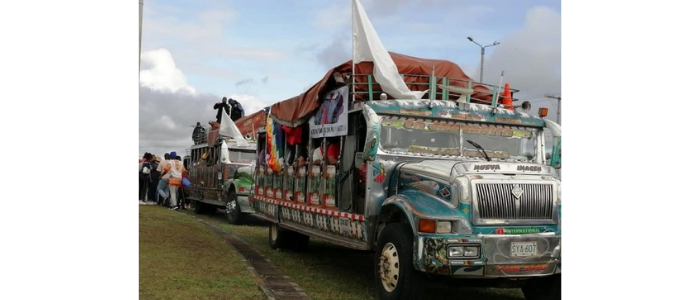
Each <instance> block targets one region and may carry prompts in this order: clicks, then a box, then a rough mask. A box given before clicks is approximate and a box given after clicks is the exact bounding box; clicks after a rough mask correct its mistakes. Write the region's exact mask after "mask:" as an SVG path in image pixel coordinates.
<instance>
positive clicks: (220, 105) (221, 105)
mask: <svg viewBox="0 0 700 300" xmlns="http://www.w3.org/2000/svg"><path fill="white" fill-rule="evenodd" d="M214 109H218V110H219V111H217V112H216V122H218V123H219V124H221V116H223V113H222V111H226V114H228V115H229V116H230V115H231V106H230V105H229V104H228V103H226V97H224V98H223V99H221V102H220V103H217V104H214Z"/></svg>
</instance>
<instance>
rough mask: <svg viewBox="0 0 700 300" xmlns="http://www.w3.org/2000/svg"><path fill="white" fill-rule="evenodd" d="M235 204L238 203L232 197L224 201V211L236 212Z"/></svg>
mask: <svg viewBox="0 0 700 300" xmlns="http://www.w3.org/2000/svg"><path fill="white" fill-rule="evenodd" d="M236 206H238V203H237V201H236V199H233V200H231V201H229V202H228V203H226V213H227V214H231V213H235V212H236Z"/></svg>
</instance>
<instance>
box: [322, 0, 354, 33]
mask: <svg viewBox="0 0 700 300" xmlns="http://www.w3.org/2000/svg"><path fill="white" fill-rule="evenodd" d="M350 13H351V12H350V5H349V4H348V3H344V4H342V5H340V4H335V5H331V6H328V7H325V8H323V9H321V10H319V11H317V12H316V14H315V16H314V20H313V24H314V25H316V26H317V27H318V28H321V29H323V30H335V29H338V28H341V27H347V26H345V25H347V24H349V23H350Z"/></svg>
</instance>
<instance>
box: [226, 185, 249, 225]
mask: <svg viewBox="0 0 700 300" xmlns="http://www.w3.org/2000/svg"><path fill="white" fill-rule="evenodd" d="M225 209H226V219H228V222H229V223H231V224H234V225H240V224H242V223H243V219H244V217H245V216H244V215H243V213H241V207H240V206H239V205H238V197H237V196H236V192H235V189H234V190H231V191H229V193H228V202H226V208H225Z"/></svg>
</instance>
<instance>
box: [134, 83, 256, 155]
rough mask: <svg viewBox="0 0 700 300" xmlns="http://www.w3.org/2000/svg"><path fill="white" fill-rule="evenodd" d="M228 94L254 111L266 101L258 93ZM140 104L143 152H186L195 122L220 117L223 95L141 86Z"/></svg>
mask: <svg viewBox="0 0 700 300" xmlns="http://www.w3.org/2000/svg"><path fill="white" fill-rule="evenodd" d="M227 97H230V98H233V99H236V100H238V101H239V102H240V103H241V104H242V105H243V108H244V109H245V111H246V114H252V113H254V112H257V111H258V110H260V109H262V108H263V107H265V106H266V105H265V104H264V103H263V101H261V100H260V99H259V98H258V97H256V96H253V95H247V94H232V95H229V96H227ZM140 101H141V103H140V105H139V153H140V154H143V153H144V152H146V151H148V152H151V153H156V154H159V155H162V153H165V152H170V151H173V150H174V151H178V152H182V151H184V150H185V149H188V148H189V147H190V146H191V145H192V139H191V137H192V130H193V128H192V126H193V125H195V124H196V123H197V122H201V123H202V124H203V126H205V127H208V125H207V123H208V122H209V121H211V120H214V119H216V110H215V109H214V104H216V103H218V102H220V101H221V96H218V95H213V94H208V93H202V94H197V93H195V94H189V93H171V92H166V91H157V90H152V89H150V88H147V87H141V88H140Z"/></svg>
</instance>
